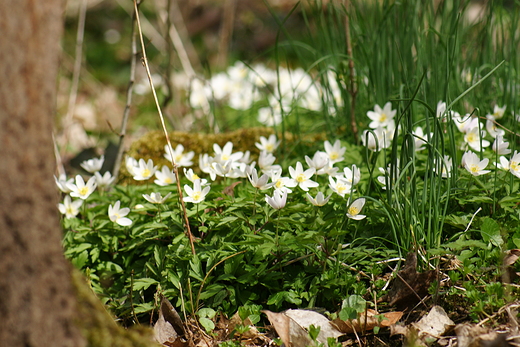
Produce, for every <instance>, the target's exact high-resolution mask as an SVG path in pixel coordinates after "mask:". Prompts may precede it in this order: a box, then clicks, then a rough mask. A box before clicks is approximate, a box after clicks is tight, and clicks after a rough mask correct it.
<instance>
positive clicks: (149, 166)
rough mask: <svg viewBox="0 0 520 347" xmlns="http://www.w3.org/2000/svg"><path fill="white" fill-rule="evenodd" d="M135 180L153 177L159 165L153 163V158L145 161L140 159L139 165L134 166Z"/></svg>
mask: <svg viewBox="0 0 520 347" xmlns="http://www.w3.org/2000/svg"><path fill="white" fill-rule="evenodd" d="M133 171H134V180H136V181H145V180H147V179H149V178H150V177H152V176H153V175H154V174H155V171H157V166H154V165H153V161H152V159H148V161H147V162H146V161H144V159H139V162H138V165H137V166H134V168H133Z"/></svg>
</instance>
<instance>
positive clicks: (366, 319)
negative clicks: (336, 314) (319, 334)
mask: <svg viewBox="0 0 520 347" xmlns="http://www.w3.org/2000/svg"><path fill="white" fill-rule="evenodd" d="M381 316H384V317H385V318H384V319H383V320H381V319H380V317H381ZM402 316H403V312H400V311H396V312H387V313H377V311H376V310H372V309H368V310H367V312H366V314H365V312H362V313H361V314H360V315H359V318H357V319H353V320H351V321H344V320H341V319H340V318H336V319H335V320H334V321H333V324H335V325H336V326H337V327H338V330H339V331H341V332H342V333H344V334H351V333H353V332H354V331H355V332H358V333H359V332H361V331H370V330H374V328H375V327H380V328H387V327H389V326H391V325H394V324H396V323H397V322H398V321H399V320H400V319H401V317H402Z"/></svg>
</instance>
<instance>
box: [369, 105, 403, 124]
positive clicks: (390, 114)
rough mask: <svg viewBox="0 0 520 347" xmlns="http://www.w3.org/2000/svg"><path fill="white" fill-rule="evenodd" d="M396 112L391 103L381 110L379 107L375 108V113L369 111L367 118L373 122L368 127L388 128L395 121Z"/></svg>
mask: <svg viewBox="0 0 520 347" xmlns="http://www.w3.org/2000/svg"><path fill="white" fill-rule="evenodd" d="M396 112H397V111H396V110H392V103H391V102H390V101H389V102H387V103H386V104H385V106H383V108H381V107H380V106H379V105H375V106H374V111H368V112H367V116H368V118H370V120H371V121H372V122H370V124H369V125H368V126H369V127H370V128H372V129H376V128H379V127H382V128H384V127H387V126H388V125H390V123H392V122H393V121H394V117H395V114H396Z"/></svg>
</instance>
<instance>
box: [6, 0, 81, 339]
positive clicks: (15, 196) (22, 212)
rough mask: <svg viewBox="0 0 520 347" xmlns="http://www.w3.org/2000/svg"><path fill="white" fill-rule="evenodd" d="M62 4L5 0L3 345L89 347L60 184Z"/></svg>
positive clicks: (49, 0)
mask: <svg viewBox="0 0 520 347" xmlns="http://www.w3.org/2000/svg"><path fill="white" fill-rule="evenodd" d="M62 4H63V2H62V0H45V1H30V0H21V1H0V76H1V77H2V82H0V159H1V163H0V178H1V179H0V317H1V320H2V322H1V323H0V346H10V347H17V346H23V347H31V346H35V347H36V346H38V347H42V346H84V345H86V341H85V340H84V338H83V337H82V336H81V331H80V329H78V328H76V323H77V322H76V321H75V320H74V314H75V308H76V299H75V292H74V290H73V287H72V284H71V274H70V266H69V265H68V262H67V261H66V260H65V259H64V257H63V250H62V247H61V228H60V224H59V218H58V212H57V206H56V205H57V203H58V195H57V190H56V187H55V185H54V182H53V178H52V176H53V173H54V168H55V161H54V156H53V143H52V137H51V132H52V124H53V119H54V113H55V100H56V98H55V90H56V77H57V70H58V62H59V56H60V52H61V50H60V47H59V40H60V37H61V33H62V25H63V21H62Z"/></svg>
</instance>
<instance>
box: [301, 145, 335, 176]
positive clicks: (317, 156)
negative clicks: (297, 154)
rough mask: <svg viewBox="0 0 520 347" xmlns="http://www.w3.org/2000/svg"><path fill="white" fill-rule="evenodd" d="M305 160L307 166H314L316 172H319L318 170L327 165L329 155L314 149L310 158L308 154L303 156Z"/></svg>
mask: <svg viewBox="0 0 520 347" xmlns="http://www.w3.org/2000/svg"><path fill="white" fill-rule="evenodd" d="M305 161H306V162H307V165H308V166H309V167H313V168H315V169H316V172H318V174H319V170H321V169H323V168H324V167H325V166H328V165H329V156H328V155H327V153H325V152H321V151H316V153H314V156H313V157H312V159H311V158H310V157H308V156H305Z"/></svg>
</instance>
